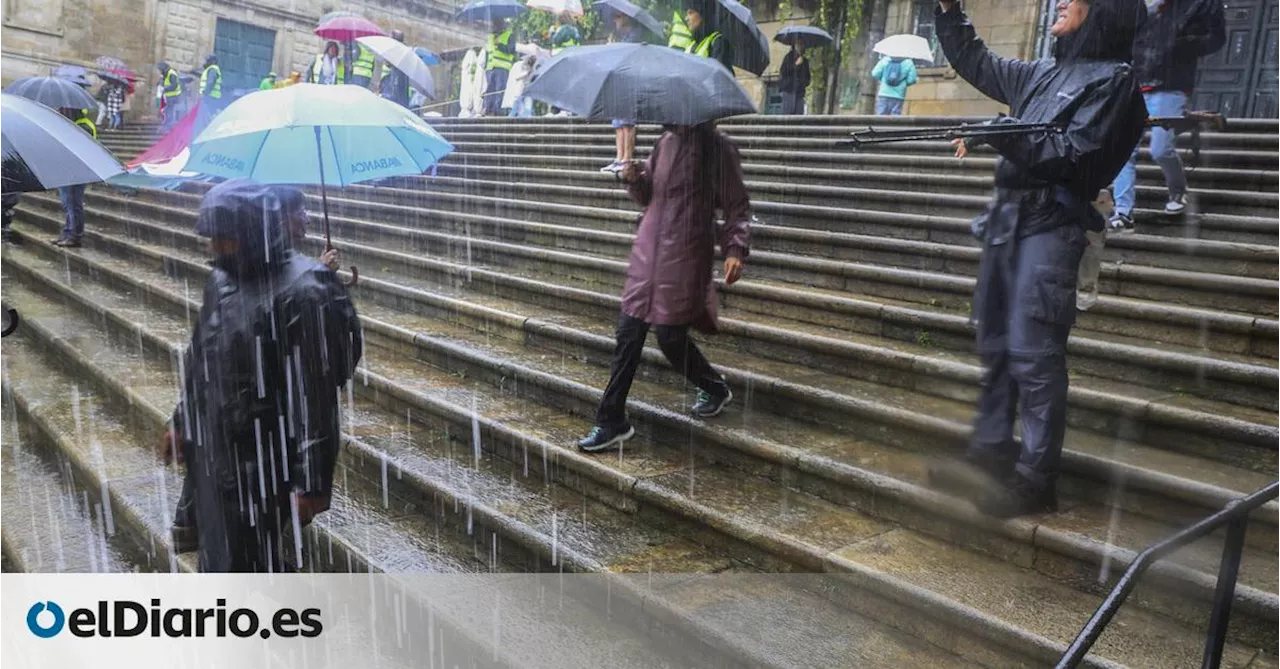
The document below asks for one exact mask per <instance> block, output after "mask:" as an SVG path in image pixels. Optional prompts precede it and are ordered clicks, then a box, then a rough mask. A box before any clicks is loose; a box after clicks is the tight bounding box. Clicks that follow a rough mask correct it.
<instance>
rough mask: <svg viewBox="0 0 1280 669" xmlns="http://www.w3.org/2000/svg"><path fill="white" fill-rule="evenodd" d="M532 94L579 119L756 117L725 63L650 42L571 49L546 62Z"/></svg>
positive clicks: (685, 121)
mask: <svg viewBox="0 0 1280 669" xmlns="http://www.w3.org/2000/svg"><path fill="white" fill-rule="evenodd" d="M524 94H525V95H527V96H529V97H531V98H534V99H535V100H542V101H543V102H546V103H547V104H550V105H552V106H555V107H559V108H561V109H567V110H569V111H571V112H573V113H574V114H577V115H578V116H584V117H587V118H592V119H615V118H625V119H632V120H635V121H640V122H643V123H662V124H673V125H697V124H699V123H705V122H707V121H714V120H716V119H719V118H725V117H727V116H736V115H738V114H752V113H755V111H756V109H755V106H754V105H752V104H751V100H750V99H748V98H747V94H746V92H745V91H743V90H742V87H741V86H739V85H738V81H737V80H736V79H734V77H733V75H732V74H730V72H729V71H728V70H726V69H725V68H724V67H723V66H721V65H720V63H717V62H716V61H714V60H711V59H709V58H699V57H697V56H691V55H689V54H686V53H682V52H679V51H676V50H675V49H668V48H666V47H661V46H653V45H649V44H609V45H605V46H584V47H578V48H575V49H569V50H567V51H565V52H564V53H561V54H560V55H558V56H556V57H554V58H552V59H551V60H549V61H547V62H546V64H545V65H539V66H538V69H537V70H536V71H535V72H534V79H533V83H532V84H530V85H529V87H528V88H526V89H525V92H524Z"/></svg>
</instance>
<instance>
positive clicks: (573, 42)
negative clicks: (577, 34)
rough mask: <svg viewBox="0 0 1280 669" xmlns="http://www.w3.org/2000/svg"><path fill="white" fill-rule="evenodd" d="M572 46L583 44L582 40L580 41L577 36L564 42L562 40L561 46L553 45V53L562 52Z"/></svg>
mask: <svg viewBox="0 0 1280 669" xmlns="http://www.w3.org/2000/svg"><path fill="white" fill-rule="evenodd" d="M571 46H582V42H579V41H578V40H577V39H576V38H570V39H567V40H565V41H564V42H561V43H560V46H553V47H551V55H553V56H554V55H556V54H558V53H560V52H561V51H564V50H565V49H568V48H569V47H571Z"/></svg>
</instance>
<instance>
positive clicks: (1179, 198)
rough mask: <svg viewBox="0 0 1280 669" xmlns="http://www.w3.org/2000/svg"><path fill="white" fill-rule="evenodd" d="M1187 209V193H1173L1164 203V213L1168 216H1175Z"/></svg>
mask: <svg viewBox="0 0 1280 669" xmlns="http://www.w3.org/2000/svg"><path fill="white" fill-rule="evenodd" d="M1186 210H1187V194H1186V193H1183V194H1181V195H1174V196H1173V197H1171V198H1169V201H1168V202H1166V203H1165V205H1164V213H1165V214H1167V215H1169V216H1177V215H1178V214H1181V213H1182V212H1184V211H1186Z"/></svg>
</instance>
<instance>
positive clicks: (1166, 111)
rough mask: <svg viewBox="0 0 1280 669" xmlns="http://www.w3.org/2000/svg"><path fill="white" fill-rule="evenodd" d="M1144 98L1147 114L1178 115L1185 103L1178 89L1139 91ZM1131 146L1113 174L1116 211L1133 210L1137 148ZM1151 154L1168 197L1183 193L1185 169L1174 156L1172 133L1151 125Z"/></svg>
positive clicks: (1131, 211) (1135, 199)
mask: <svg viewBox="0 0 1280 669" xmlns="http://www.w3.org/2000/svg"><path fill="white" fill-rule="evenodd" d="M1143 97H1144V98H1146V100H1147V114H1148V115H1150V116H1182V114H1183V111H1184V110H1186V107H1187V94H1186V93H1183V92H1182V91H1154V92H1151V93H1145V94H1144V95H1143ZM1141 146H1142V144H1141V142H1139V144H1138V146H1136V147H1134V149H1133V155H1131V156H1129V162H1127V163H1125V165H1124V167H1122V168H1121V169H1120V174H1117V175H1116V180H1115V183H1114V184H1113V186H1114V188H1115V199H1116V212H1117V213H1121V214H1125V215H1129V214H1132V213H1133V205H1134V203H1135V202H1136V201H1137V199H1138V196H1137V193H1136V192H1135V190H1134V184H1135V183H1136V182H1137V181H1138V149H1139V148H1141ZM1151 157H1152V158H1154V159H1155V161H1156V164H1157V165H1159V166H1160V169H1161V171H1163V172H1164V184H1165V186H1166V187H1168V189H1169V197H1170V198H1173V197H1174V196H1177V195H1184V194H1186V192H1187V173H1186V172H1185V171H1183V169H1182V158H1180V157H1179V156H1178V146H1177V140H1176V135H1174V133H1173V131H1172V130H1167V129H1165V128H1152V129H1151Z"/></svg>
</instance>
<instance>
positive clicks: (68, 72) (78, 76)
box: [53, 65, 93, 86]
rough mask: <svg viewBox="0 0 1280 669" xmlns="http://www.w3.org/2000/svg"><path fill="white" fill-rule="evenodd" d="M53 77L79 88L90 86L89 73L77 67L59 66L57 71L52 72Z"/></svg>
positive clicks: (91, 83)
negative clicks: (69, 82)
mask: <svg viewBox="0 0 1280 669" xmlns="http://www.w3.org/2000/svg"><path fill="white" fill-rule="evenodd" d="M53 76H55V77H61V78H63V79H66V80H68V81H71V82H72V83H75V84H77V85H80V86H91V85H93V82H92V81H89V71H88V70H86V69H84V68H83V67H80V66H79V65H60V66H58V69H56V70H54V71H53Z"/></svg>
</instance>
